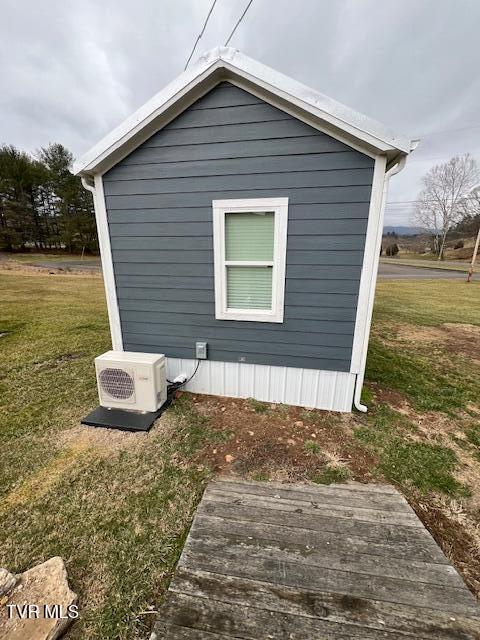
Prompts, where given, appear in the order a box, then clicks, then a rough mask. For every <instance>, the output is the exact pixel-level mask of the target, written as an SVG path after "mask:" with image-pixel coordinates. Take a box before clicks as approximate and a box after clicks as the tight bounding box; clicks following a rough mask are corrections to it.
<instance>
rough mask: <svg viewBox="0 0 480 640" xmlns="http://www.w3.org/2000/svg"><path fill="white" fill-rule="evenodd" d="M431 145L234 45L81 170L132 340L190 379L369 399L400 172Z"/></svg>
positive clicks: (117, 306) (319, 397)
mask: <svg viewBox="0 0 480 640" xmlns="http://www.w3.org/2000/svg"><path fill="white" fill-rule="evenodd" d="M414 146H415V143H414V142H411V141H410V139H408V138H404V137H401V136H397V135H395V134H394V133H393V132H391V131H390V130H389V129H388V128H387V127H385V126H383V125H381V124H379V123H377V122H375V121H373V120H371V119H369V118H367V117H365V116H363V115H360V114H358V113H356V112H354V111H352V110H351V109H349V108H347V107H345V106H343V105H341V104H339V103H337V102H335V101H334V100H332V99H330V98H328V97H326V96H324V95H322V94H320V93H318V92H316V91H314V90H312V89H309V88H307V87H305V86H304V85H302V84H300V83H298V82H296V81H295V80H292V79H290V78H287V77H286V76H284V75H283V74H281V73H278V72H277V71H274V70H272V69H270V68H269V67H266V66H265V65H263V64H261V63H259V62H257V61H255V60H252V59H251V58H249V57H247V56H245V55H243V54H242V53H240V52H239V51H237V50H235V49H231V48H216V49H214V50H212V51H210V52H208V53H206V54H205V55H203V56H202V57H201V58H200V59H199V60H198V62H197V63H196V64H195V65H193V66H192V67H190V68H188V69H187V70H186V71H185V72H184V73H182V74H181V75H180V76H179V77H178V78H177V79H175V80H174V81H173V82H172V83H170V84H169V85H168V86H167V87H166V88H165V89H163V90H162V91H161V92H160V93H158V94H157V95H156V96H154V97H153V98H152V99H151V100H150V101H149V102H147V103H146V104H145V105H144V106H143V107H141V108H140V109H139V110H138V111H137V112H136V113H134V114H133V115H132V116H131V117H129V118H128V119H127V120H126V121H125V122H124V123H123V124H121V125H120V126H119V127H117V128H116V129H115V130H114V131H113V132H112V133H110V134H109V135H107V136H106V137H105V138H104V139H103V140H101V141H100V142H99V143H98V144H97V145H95V146H94V147H93V148H92V149H91V150H90V151H89V152H88V153H87V154H86V155H85V156H83V157H82V158H81V159H80V160H78V161H77V162H76V163H75V166H74V169H75V172H76V173H78V174H79V175H81V176H82V179H83V183H84V186H85V187H86V188H88V189H90V190H91V191H92V192H93V193H94V200H95V211H96V218H97V225H98V235H99V243H100V251H101V258H102V265H103V274H104V280H105V288H106V296H107V303H108V315H109V322H110V330H111V337H112V345H113V348H114V349H115V350H125V351H140V352H148V353H164V354H165V355H166V358H167V373H168V376H169V377H170V379H172V378H173V377H174V376H176V375H177V374H179V373H181V372H183V373H185V374H187V375H190V374H191V373H193V371H194V370H195V368H196V365H197V360H196V349H195V346H196V343H197V342H202V341H203V342H206V343H207V359H206V360H205V361H202V364H201V366H200V367H199V368H198V371H197V373H196V375H195V376H194V377H193V378H192V380H191V381H190V382H189V383H188V384H187V387H186V388H187V389H188V390H191V391H194V392H197V393H207V394H216V395H223V396H233V397H253V398H256V399H258V400H263V401H267V402H281V403H288V404H294V405H301V406H307V407H316V408H320V409H328V410H336V411H350V410H351V408H352V404H354V405H355V406H356V407H357V408H359V409H360V410H366V407H364V406H363V405H361V403H360V393H361V389H362V384H363V377H364V371H365V363H366V357H367V347H368V337H369V331H370V322H371V316H372V308H373V299H374V293H375V283H376V275H377V268H378V259H379V252H380V242H381V236H382V225H383V212H384V207H385V199H386V193H387V186H388V179H389V177H390V176H391V175H393V174H394V173H397V172H398V171H399V170H400V169H401V168H402V167H403V166H404V164H405V160H406V157H407V155H408V154H409V153H410V151H412V150H413V148H414Z"/></svg>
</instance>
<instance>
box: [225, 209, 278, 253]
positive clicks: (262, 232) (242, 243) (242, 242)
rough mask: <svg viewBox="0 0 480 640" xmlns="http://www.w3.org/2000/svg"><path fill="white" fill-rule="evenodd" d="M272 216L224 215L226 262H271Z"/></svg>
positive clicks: (252, 214) (269, 214) (267, 214)
mask: <svg viewBox="0 0 480 640" xmlns="http://www.w3.org/2000/svg"><path fill="white" fill-rule="evenodd" d="M273 231H274V214H273V213H272V212H267V213H226V214H225V258H226V260H273Z"/></svg>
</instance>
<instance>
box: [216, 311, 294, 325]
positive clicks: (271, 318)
mask: <svg viewBox="0 0 480 640" xmlns="http://www.w3.org/2000/svg"><path fill="white" fill-rule="evenodd" d="M215 318H216V319H217V320H238V321H240V322H277V323H280V322H283V313H282V314H275V313H261V312H257V311H248V310H245V309H242V310H227V311H217V313H216V314H215Z"/></svg>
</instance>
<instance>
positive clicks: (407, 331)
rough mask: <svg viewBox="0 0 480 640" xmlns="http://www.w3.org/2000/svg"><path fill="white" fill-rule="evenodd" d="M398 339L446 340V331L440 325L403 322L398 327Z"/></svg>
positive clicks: (418, 340) (406, 340)
mask: <svg viewBox="0 0 480 640" xmlns="http://www.w3.org/2000/svg"><path fill="white" fill-rule="evenodd" d="M397 339H398V340H402V341H404V342H444V341H445V333H444V331H442V329H441V328H440V327H427V326H422V325H413V324H401V325H398V328H397Z"/></svg>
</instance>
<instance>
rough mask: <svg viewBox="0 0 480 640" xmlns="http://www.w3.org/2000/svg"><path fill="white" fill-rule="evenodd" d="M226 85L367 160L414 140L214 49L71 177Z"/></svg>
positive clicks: (391, 154)
mask: <svg viewBox="0 0 480 640" xmlns="http://www.w3.org/2000/svg"><path fill="white" fill-rule="evenodd" d="M225 80H228V81H229V82H232V83H233V84H236V85H237V86H239V87H241V88H242V89H245V90H246V91H249V92H250V93H253V94H255V95H257V96H258V97H259V98H262V99H263V100H265V101H266V102H269V103H270V104H273V105H274V106H276V107H278V108H279V109H282V110H284V111H286V112H287V113H290V114H291V115H293V116H294V117H297V118H299V119H300V120H303V121H304V122H306V123H307V124H309V125H311V126H313V127H315V128H317V129H319V130H321V131H324V132H325V133H327V134H328V135H331V136H332V137H334V138H337V139H338V140H340V141H342V142H345V144H347V145H349V146H352V147H353V148H356V149H358V150H359V151H362V152H363V153H366V154H368V155H372V156H375V155H378V154H384V155H386V156H387V159H388V160H393V159H394V158H396V157H397V156H399V155H406V154H408V153H410V151H412V150H413V149H414V148H415V147H416V144H417V143H416V141H411V140H410V139H409V138H406V137H404V136H399V135H396V134H395V133H394V132H393V131H391V130H390V129H389V128H388V127H386V126H384V125H382V124H380V123H379V122H376V121H375V120H372V119H371V118H368V117H367V116H364V115H362V114H360V113H357V112H356V111H353V110H352V109H350V108H349V107H346V106H345V105H343V104H341V103H339V102H336V101H335V100H332V99H331V98H329V97H328V96H325V95H324V94H322V93H319V92H318V91H315V90H313V89H310V88H309V87H306V86H305V85H303V84H301V83H300V82H297V81H296V80H293V79H291V78H289V77H287V76H285V75H283V74H282V73H279V72H278V71H275V70H274V69H271V68H270V67H267V66H266V65H264V64H262V63H260V62H257V61H256V60H253V59H252V58H249V57H248V56H245V55H244V54H242V53H240V51H238V50H237V49H233V48H230V47H217V48H215V49H212V50H211V51H208V52H207V53H205V54H204V55H202V56H201V57H200V58H199V59H198V61H197V62H196V63H195V64H194V65H192V66H191V67H189V68H188V69H187V70H186V71H184V72H183V73H182V74H181V75H180V76H178V77H177V78H176V79H175V80H173V81H172V82H171V83H170V84H169V85H167V86H166V87H165V88H164V89H162V91H160V92H159V93H157V94H156V95H155V96H154V97H153V98H151V99H150V100H149V101H148V102H146V103H145V104H144V105H143V106H142V107H140V109H138V110H137V111H136V112H135V113H133V114H132V115H131V116H130V117H128V118H127V119H126V120H125V121H124V122H122V124H120V125H119V126H118V127H117V128H116V129H114V130H113V131H112V132H111V133H109V134H108V135H107V136H105V137H104V138H103V139H102V140H100V142H98V143H97V144H96V145H95V146H93V147H92V148H91V149H90V150H89V151H88V152H87V153H86V154H85V155H84V156H82V157H81V158H79V159H78V160H76V161H75V162H74V165H73V169H74V172H75V173H78V174H81V175H84V176H87V175H95V174H98V173H104V172H105V171H107V170H108V169H110V168H111V167H112V166H114V165H115V164H116V163H117V162H119V161H120V160H121V159H122V158H124V157H125V156H126V155H128V154H129V153H131V152H132V151H133V150H134V149H135V148H137V147H138V146H139V145H140V144H142V142H144V141H145V140H147V139H148V138H149V137H150V136H151V135H153V134H154V133H156V132H157V131H159V130H160V129H161V128H163V127H164V126H165V125H167V124H168V123H169V122H170V121H171V120H173V119H174V118H175V117H176V116H178V115H179V114H180V113H182V111H184V110H185V109H186V108H187V107H188V106H190V105H191V104H192V103H193V102H195V101H196V100H198V99H199V98H200V97H202V95H204V94H205V93H207V92H208V91H210V90H211V89H212V88H213V87H214V86H215V85H217V84H218V83H219V82H222V81H225Z"/></svg>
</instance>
